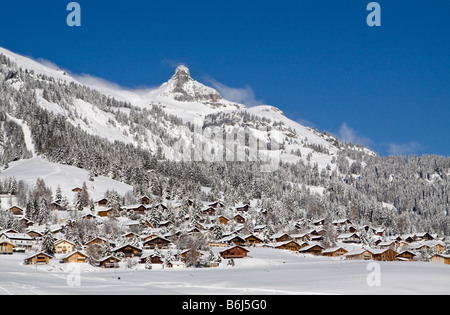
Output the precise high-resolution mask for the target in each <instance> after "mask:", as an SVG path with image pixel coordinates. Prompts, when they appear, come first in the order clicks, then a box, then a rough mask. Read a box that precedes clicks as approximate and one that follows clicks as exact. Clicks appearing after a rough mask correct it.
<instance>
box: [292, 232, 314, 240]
mask: <svg viewBox="0 0 450 315" xmlns="http://www.w3.org/2000/svg"><path fill="white" fill-rule="evenodd" d="M291 237H292V239H293V240H294V241H298V242H308V241H310V240H311V237H310V236H309V234H308V233H299V234H291Z"/></svg>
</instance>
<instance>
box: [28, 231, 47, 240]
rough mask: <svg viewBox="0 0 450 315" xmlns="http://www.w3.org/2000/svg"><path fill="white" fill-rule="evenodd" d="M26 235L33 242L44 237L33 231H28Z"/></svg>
mask: <svg viewBox="0 0 450 315" xmlns="http://www.w3.org/2000/svg"><path fill="white" fill-rule="evenodd" d="M26 234H27V235H28V236H30V237H31V238H32V239H33V240H38V239H41V238H42V237H43V236H44V234H42V233H41V232H38V231H35V230H31V231H28V232H27V233H26Z"/></svg>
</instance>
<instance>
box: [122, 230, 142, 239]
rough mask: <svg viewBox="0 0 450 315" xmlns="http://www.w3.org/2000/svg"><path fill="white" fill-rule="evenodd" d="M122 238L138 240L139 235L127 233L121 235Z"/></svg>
mask: <svg viewBox="0 0 450 315" xmlns="http://www.w3.org/2000/svg"><path fill="white" fill-rule="evenodd" d="M122 238H129V239H130V238H139V235H137V234H136V233H133V232H128V233H125V234H123V235H122Z"/></svg>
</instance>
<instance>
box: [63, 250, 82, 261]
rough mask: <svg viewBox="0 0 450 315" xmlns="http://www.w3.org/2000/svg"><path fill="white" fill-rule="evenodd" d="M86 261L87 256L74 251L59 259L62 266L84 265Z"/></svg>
mask: <svg viewBox="0 0 450 315" xmlns="http://www.w3.org/2000/svg"><path fill="white" fill-rule="evenodd" d="M87 259H88V255H87V254H86V253H85V252H83V251H80V250H76V251H74V252H71V253H68V254H66V255H65V256H64V257H61V260H62V262H63V264H70V263H86V260H87Z"/></svg>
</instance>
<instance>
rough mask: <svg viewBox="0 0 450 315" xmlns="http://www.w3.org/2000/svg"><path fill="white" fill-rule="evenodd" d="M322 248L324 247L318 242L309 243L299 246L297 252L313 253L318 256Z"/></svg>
mask: <svg viewBox="0 0 450 315" xmlns="http://www.w3.org/2000/svg"><path fill="white" fill-rule="evenodd" d="M323 250H324V248H323V246H322V245H320V244H309V245H307V246H305V247H302V248H300V250H299V253H301V254H313V255H316V256H319V255H322V251H323Z"/></svg>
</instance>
